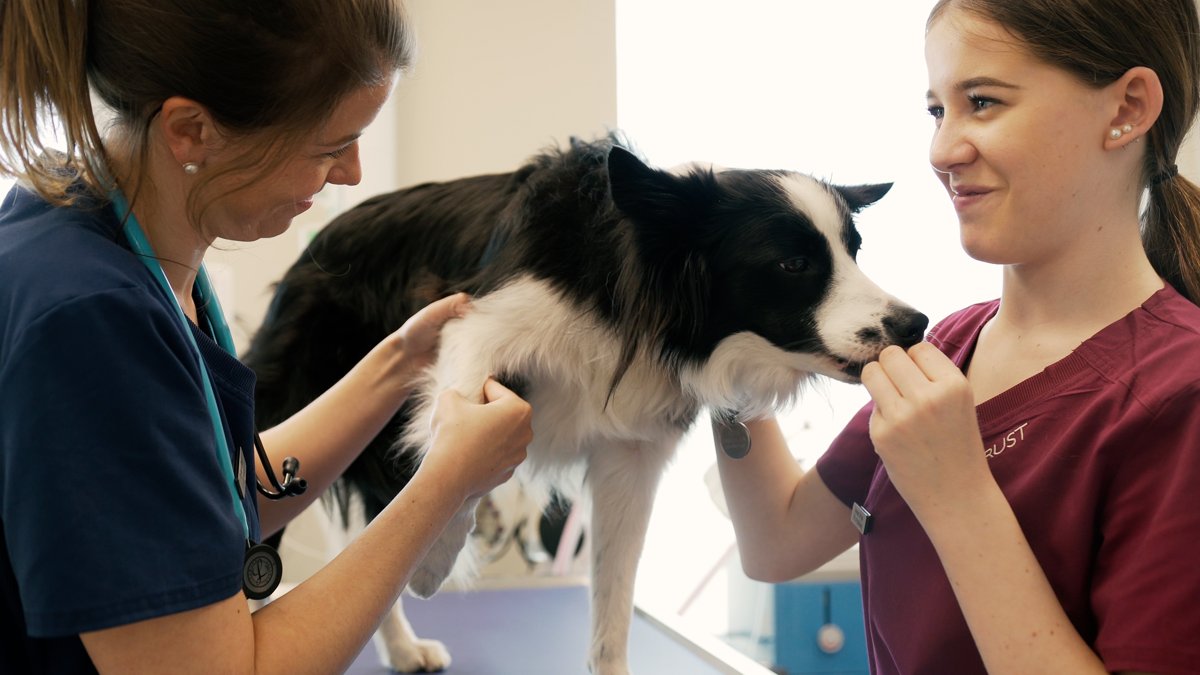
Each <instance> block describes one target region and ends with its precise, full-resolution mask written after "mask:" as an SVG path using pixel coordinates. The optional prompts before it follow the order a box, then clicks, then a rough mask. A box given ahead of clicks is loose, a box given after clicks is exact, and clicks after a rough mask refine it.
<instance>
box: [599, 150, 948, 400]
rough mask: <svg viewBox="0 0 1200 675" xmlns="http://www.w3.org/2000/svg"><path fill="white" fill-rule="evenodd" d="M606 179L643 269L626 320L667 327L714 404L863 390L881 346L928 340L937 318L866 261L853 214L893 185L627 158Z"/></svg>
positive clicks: (615, 154)
mask: <svg viewBox="0 0 1200 675" xmlns="http://www.w3.org/2000/svg"><path fill="white" fill-rule="evenodd" d="M608 171H609V183H610V186H611V191H612V198H613V202H614V204H615V205H616V207H617V208H618V209H619V210H620V211H621V214H622V215H623V216H624V218H625V219H626V220H627V221H628V222H629V223H630V224H631V227H630V231H631V233H632V234H631V240H630V241H629V245H630V246H631V247H632V248H633V250H634V256H635V257H636V259H637V261H638V265H639V268H640V272H637V273H627V274H626V276H629V277H638V278H637V279H636V281H634V280H632V279H631V280H629V281H627V282H624V283H625V285H626V289H625V290H626V291H633V287H634V286H637V287H639V289H638V292H639V293H640V295H638V297H635V298H633V299H632V300H631V303H632V304H633V306H632V307H630V308H629V309H630V310H631V311H633V312H636V313H638V314H641V315H643V316H644V315H647V314H650V315H657V316H655V318H654V319H651V321H653V322H654V323H655V325H654V332H655V333H656V334H658V335H661V336H662V342H663V352H664V354H663V355H664V356H665V357H666V358H667V359H672V360H676V361H677V362H678V364H677V365H679V366H680V367H681V371H682V372H683V373H684V380H685V382H684V384H685V386H688V387H689V388H691V389H692V390H693V391H694V393H696V394H697V395H698V397H699V398H700V399H701V400H702V401H704V402H705V403H707V404H709V405H715V406H722V407H731V408H738V409H741V410H743V411H744V410H746V409H747V408H748V407H749V408H761V407H763V406H767V405H775V404H777V403H778V402H779V400H780V399H788V400H790V399H791V397H792V396H794V395H795V391H796V389H797V384H798V383H799V382H800V381H802V380H804V379H805V378H806V377H807V376H808V375H809V374H811V373H820V374H823V375H827V376H829V377H832V378H835V379H838V380H842V381H848V382H855V381H857V380H858V378H859V375H860V374H861V372H862V367H863V365H864V364H866V363H867V362H869V361H872V360H874V359H875V358H877V357H878V355H879V352H880V351H882V350H883V348H884V347H887V346H888V345H893V344H898V345H902V346H905V347H907V346H910V345H913V344H915V343H917V342H919V341H920V340H921V339H922V337H923V335H924V331H925V328H926V326H927V324H928V320H927V319H926V317H925V316H924V315H923V314H921V313H920V312H918V311H916V310H915V309H913V308H912V307H910V306H908V305H906V304H905V303H903V302H901V301H899V300H897V299H896V298H895V297H893V296H892V295H890V294H888V293H886V292H884V291H883V290H882V289H880V288H879V287H878V286H877V285H876V284H875V283H873V282H872V281H870V280H869V279H868V278H867V277H866V275H864V274H863V272H862V271H861V270H860V269H859V267H858V265H857V263H856V262H855V258H856V255H857V253H858V250H859V246H860V244H861V239H860V237H859V234H858V231H857V229H856V228H855V225H854V215H855V214H856V213H858V212H859V211H860V210H861V209H863V208H865V207H866V206H868V205H870V204H872V203H874V202H876V201H877V200H879V199H880V198H881V197H883V195H884V194H886V193H887V191H888V190H889V189H890V188H891V185H890V184H883V185H860V186H853V187H845V186H835V185H831V184H829V183H825V182H822V181H818V180H816V179H814V178H811V177H809V176H806V175H802V174H798V173H793V172H787V171H761V170H720V171H714V170H713V169H711V168H702V167H695V166H693V167H689V168H687V169H683V170H679V171H673V172H668V171H662V170H658V169H655V168H651V167H649V166H647V165H645V164H644V163H643V162H642V161H641V160H639V159H638V158H637V157H635V156H634V155H633V154H632V153H630V152H628V151H627V150H624V149H623V148H620V147H614V148H613V149H612V150H611V152H610V153H609V158H608ZM626 295H629V293H626ZM746 398H748V399H749V400H740V401H739V400H726V399H746Z"/></svg>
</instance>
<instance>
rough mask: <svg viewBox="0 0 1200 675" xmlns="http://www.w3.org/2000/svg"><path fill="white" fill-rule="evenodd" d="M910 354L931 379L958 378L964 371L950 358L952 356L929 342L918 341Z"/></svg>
mask: <svg viewBox="0 0 1200 675" xmlns="http://www.w3.org/2000/svg"><path fill="white" fill-rule="evenodd" d="M908 356H909V358H910V359H912V361H913V363H915V364H916V365H917V367H918V368H920V369H921V371H922V372H924V373H925V377H926V378H927V379H929V380H931V381H937V380H941V379H945V378H956V377H959V376H961V375H962V371H961V370H960V369H959V367H958V366H957V365H955V364H954V362H953V361H951V360H950V357H948V356H946V355H945V354H943V353H942V350H940V349H938V348H937V347H935V346H933V345H932V344H930V343H928V342H918V343H917V344H915V345H913V346H912V347H910V348H909V350H908Z"/></svg>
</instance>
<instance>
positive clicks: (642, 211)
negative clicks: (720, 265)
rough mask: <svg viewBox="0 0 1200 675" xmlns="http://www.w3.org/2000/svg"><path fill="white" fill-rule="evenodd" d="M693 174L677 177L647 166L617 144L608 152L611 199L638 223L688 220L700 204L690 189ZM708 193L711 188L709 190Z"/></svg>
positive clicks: (663, 223)
mask: <svg viewBox="0 0 1200 675" xmlns="http://www.w3.org/2000/svg"><path fill="white" fill-rule="evenodd" d="M693 178H694V176H689V177H680V176H675V175H672V174H670V173H668V172H666V171H662V170H661V169H655V168H653V167H650V166H647V165H646V164H645V163H644V162H642V160H640V159H638V157H637V155H634V154H633V153H632V152H630V151H628V150H626V149H625V148H622V147H621V146H619V145H614V146H612V149H611V150H609V152H608V183H609V188H610V189H611V190H612V199H613V203H614V204H616V205H617V208H618V209H620V210H621V212H622V213H624V214H625V215H626V216H627V217H629V218H631V219H633V220H634V221H636V222H638V223H641V224H651V223H654V224H659V225H667V224H681V223H684V222H688V221H689V220H690V219H691V217H692V216H694V213H693V211H695V209H696V208H697V206H700V203H699V202H702V201H706V200H697V199H696V196H697V195H695V194H692V193H693V192H695V191H694V190H689V189H688V187H689V185H690V182H694V181H692V180H690V179H693ZM710 193H711V191H710Z"/></svg>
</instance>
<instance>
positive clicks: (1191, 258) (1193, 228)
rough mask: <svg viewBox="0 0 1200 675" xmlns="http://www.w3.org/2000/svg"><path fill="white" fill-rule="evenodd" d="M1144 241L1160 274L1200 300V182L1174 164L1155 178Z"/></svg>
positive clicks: (1151, 186) (1151, 260) (1190, 295)
mask: <svg viewBox="0 0 1200 675" xmlns="http://www.w3.org/2000/svg"><path fill="white" fill-rule="evenodd" d="M1142 244H1143V246H1144V247H1145V249H1146V255H1147V256H1148V257H1149V258H1150V263H1151V264H1152V265H1153V266H1154V269H1155V271H1157V272H1158V274H1159V276H1161V277H1162V278H1163V279H1165V280H1166V281H1167V282H1168V283H1170V284H1171V285H1172V286H1174V287H1175V290H1177V291H1179V292H1180V294H1182V295H1183V296H1184V297H1186V298H1187V299H1188V300H1191V301H1192V302H1193V303H1195V304H1200V186H1197V185H1196V184H1195V183H1193V182H1192V181H1190V180H1188V179H1186V178H1184V177H1183V176H1178V175H1175V170H1174V168H1173V167H1172V170H1171V171H1170V172H1169V173H1165V174H1162V175H1160V176H1159V177H1157V178H1155V179H1154V180H1152V181H1151V184H1150V198H1149V200H1148V204H1147V207H1146V212H1145V213H1144V214H1143V216H1142Z"/></svg>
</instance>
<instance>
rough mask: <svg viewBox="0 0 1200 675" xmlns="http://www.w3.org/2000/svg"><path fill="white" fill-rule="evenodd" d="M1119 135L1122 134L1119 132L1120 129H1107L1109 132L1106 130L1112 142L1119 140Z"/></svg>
mask: <svg viewBox="0 0 1200 675" xmlns="http://www.w3.org/2000/svg"><path fill="white" fill-rule="evenodd" d="M1121 133H1122V132H1121V130H1120V129H1117V128H1116V127H1113V128H1112V129H1109V130H1108V137H1109V138H1111V139H1113V140H1114V141H1115V140H1117V139H1118V138H1120V137H1121Z"/></svg>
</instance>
